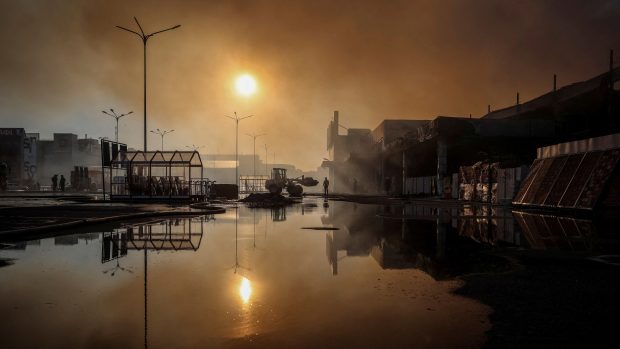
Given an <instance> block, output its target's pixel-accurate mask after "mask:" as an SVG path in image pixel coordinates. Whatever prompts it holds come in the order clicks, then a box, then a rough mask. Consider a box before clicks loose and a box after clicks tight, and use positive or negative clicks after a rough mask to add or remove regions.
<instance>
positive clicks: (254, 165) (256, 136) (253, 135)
mask: <svg viewBox="0 0 620 349" xmlns="http://www.w3.org/2000/svg"><path fill="white" fill-rule="evenodd" d="M246 135H247V136H249V137H252V139H253V140H254V157H253V158H252V159H253V165H252V166H253V168H254V173H253V175H254V177H256V138H258V137H260V136H265V135H266V133H261V134H256V133H252V134H250V133H246Z"/></svg>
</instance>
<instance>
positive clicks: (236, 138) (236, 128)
mask: <svg viewBox="0 0 620 349" xmlns="http://www.w3.org/2000/svg"><path fill="white" fill-rule="evenodd" d="M233 114H234V115H235V117H232V116H230V115H224V116H225V117H227V118H229V119H232V120H234V121H235V165H236V166H235V184H236V185H237V191H239V121H241V120H243V119H247V118H250V117H252V116H254V115H247V116H244V117H241V118H240V117H239V116H238V115H237V112H233Z"/></svg>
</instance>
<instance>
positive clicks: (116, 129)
mask: <svg viewBox="0 0 620 349" xmlns="http://www.w3.org/2000/svg"><path fill="white" fill-rule="evenodd" d="M101 112H102V113H104V114H105V115H108V116H111V117H113V118H114V119H116V128H115V129H114V135H115V139H116V143H118V120H120V118H122V117H123V116H127V115H130V114H133V111H130V112H129V113H125V114H121V115H118V114H116V112H114V109H112V108H110V111H109V112H107V111H105V110H102V111H101Z"/></svg>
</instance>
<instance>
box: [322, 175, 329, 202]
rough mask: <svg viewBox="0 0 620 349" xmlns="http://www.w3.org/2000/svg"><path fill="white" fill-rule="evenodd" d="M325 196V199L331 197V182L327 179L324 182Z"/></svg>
mask: <svg viewBox="0 0 620 349" xmlns="http://www.w3.org/2000/svg"><path fill="white" fill-rule="evenodd" d="M323 195H325V197H327V196H328V195H329V181H328V180H327V177H325V179H324V180H323Z"/></svg>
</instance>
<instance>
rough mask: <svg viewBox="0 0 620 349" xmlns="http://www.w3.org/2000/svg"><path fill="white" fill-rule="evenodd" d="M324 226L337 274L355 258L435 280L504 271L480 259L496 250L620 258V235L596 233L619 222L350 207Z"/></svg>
mask: <svg viewBox="0 0 620 349" xmlns="http://www.w3.org/2000/svg"><path fill="white" fill-rule="evenodd" d="M351 205H353V206H354V207H351ZM322 221H323V224H324V225H326V226H333V227H335V228H338V230H333V231H330V232H328V233H327V234H326V254H327V260H328V262H329V265H330V267H331V269H332V273H333V274H334V275H337V274H338V272H339V263H341V262H342V261H343V259H345V258H348V257H354V256H369V255H370V256H372V257H373V258H374V259H375V261H376V262H377V263H378V264H379V266H381V268H384V269H400V268H417V269H420V270H422V271H424V272H426V273H428V274H429V275H431V276H432V277H434V278H435V279H445V278H450V277H454V276H458V275H462V274H465V273H469V272H475V271H480V270H485V268H490V266H491V265H494V264H495V265H497V264H498V263H499V264H500V265H501V264H502V263H504V264H505V262H503V261H501V260H499V259H498V258H497V257H494V256H492V255H491V254H488V253H481V252H484V251H491V250H493V249H495V248H497V247H510V246H513V247H520V248H526V249H559V250H562V251H565V252H572V251H587V252H592V253H600V252H604V253H617V252H618V251H620V236H618V235H617V234H616V236H613V234H607V235H606V236H605V238H601V236H599V235H598V234H597V230H596V229H595V228H594V227H595V226H596V227H599V231H600V227H612V226H615V224H614V223H609V222H607V223H601V222H597V224H595V223H593V222H592V221H589V220H583V219H575V218H565V217H558V216H552V215H541V214H534V213H525V212H514V214H513V212H512V211H511V210H509V209H505V208H502V207H492V208H488V207H483V206H464V207H463V206H461V207H455V208H443V207H432V206H418V205H399V206H375V205H356V204H345V205H337V206H334V207H329V208H328V209H327V215H325V216H323V217H322ZM603 229H604V230H605V231H606V232H609V231H610V229H607V228H603ZM611 231H613V230H611ZM506 267H507V266H506Z"/></svg>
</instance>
